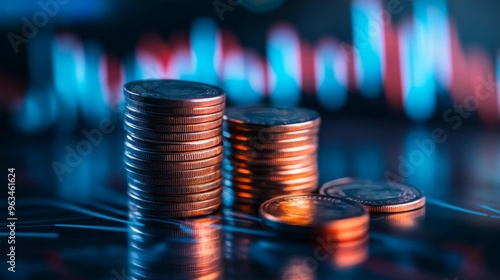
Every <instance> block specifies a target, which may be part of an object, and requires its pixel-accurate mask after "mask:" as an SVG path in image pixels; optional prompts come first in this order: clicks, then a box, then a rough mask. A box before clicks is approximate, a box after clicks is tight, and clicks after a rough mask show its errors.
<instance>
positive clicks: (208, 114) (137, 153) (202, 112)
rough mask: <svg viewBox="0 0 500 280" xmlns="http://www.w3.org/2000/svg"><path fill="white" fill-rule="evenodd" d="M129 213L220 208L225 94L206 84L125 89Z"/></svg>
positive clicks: (184, 213) (178, 213)
mask: <svg viewBox="0 0 500 280" xmlns="http://www.w3.org/2000/svg"><path fill="white" fill-rule="evenodd" d="M124 94H125V97H126V108H125V113H124V128H125V130H126V132H127V135H126V139H125V152H124V163H125V169H126V171H127V182H128V186H129V187H128V197H129V210H130V211H131V212H134V213H135V214H138V215H144V216H152V217H193V216H199V215H205V214H209V213H211V212H213V211H215V210H217V209H218V207H219V206H220V204H221V192H222V187H221V183H222V178H221V176H222V174H221V170H220V169H221V161H222V137H221V134H222V117H223V115H224V108H225V93H224V91H223V90H222V89H220V88H218V87H214V86H210V85H206V84H201V83H194V82H186V81H173V80H141V81H133V82H130V83H127V84H126V85H125V86H124Z"/></svg>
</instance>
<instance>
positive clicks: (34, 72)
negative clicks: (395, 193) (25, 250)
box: [0, 0, 500, 132]
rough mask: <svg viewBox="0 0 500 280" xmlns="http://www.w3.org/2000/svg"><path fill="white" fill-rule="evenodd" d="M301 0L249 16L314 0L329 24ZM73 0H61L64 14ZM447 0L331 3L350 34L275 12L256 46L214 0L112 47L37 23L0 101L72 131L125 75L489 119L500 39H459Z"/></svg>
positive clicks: (235, 92) (420, 117)
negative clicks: (171, 25)
mask: <svg viewBox="0 0 500 280" xmlns="http://www.w3.org/2000/svg"><path fill="white" fill-rule="evenodd" d="M54 1H55V0H54ZM97 2H98V1H88V5H87V6H88V7H91V8H92V7H93V9H94V10H95V11H93V10H92V9H91V8H88V7H87V8H86V9H87V10H89V9H90V10H91V11H87V12H88V13H89V14H92V16H94V17H99V16H100V17H107V16H108V15H109V14H111V13H112V9H113V8H114V7H113V3H114V4H116V5H118V4H117V2H114V1H110V2H109V4H108V5H107V6H105V7H104V6H103V5H102V4H100V5H99V4H96V3H97ZM187 2H189V1H187ZM215 2H216V1H214V3H213V4H214V5H215ZM233 2H238V1H233ZM240 2H241V1H240ZM250 2H251V1H250ZM264 2H266V1H264ZM267 2H276V1H267ZM278 2H284V1H278ZM297 2H298V1H297ZM310 2H311V3H309V1H307V3H306V1H303V3H302V2H301V3H295V4H291V3H290V4H289V3H288V2H285V3H278V4H276V3H275V5H274V6H272V7H271V6H270V7H271V8H272V9H271V8H270V9H271V10H270V11H269V10H266V11H264V12H263V11H261V12H260V14H258V16H259V17H265V16H266V13H267V14H269V13H271V14H272V13H278V12H280V11H281V10H285V11H281V13H280V15H282V14H283V13H285V14H286V8H287V5H299V6H300V5H303V6H304V5H305V6H307V5H309V6H312V5H316V9H317V10H320V11H321V13H320V12H318V14H317V17H318V18H317V19H313V18H311V19H308V20H310V21H314V20H316V21H320V22H322V23H324V24H327V23H328V20H329V17H328V10H325V9H326V8H322V7H321V5H322V4H321V3H323V2H324V1H310ZM316 2H317V3H316ZM333 2H335V1H333ZM339 2H342V1H339ZM344 2H345V1H344ZM233 4H234V3H233ZM2 5H4V6H5V5H7V4H2ZM12 5H14V4H12ZM71 5H72V3H71V2H69V3H68V4H66V6H61V7H58V9H59V11H60V14H61V17H62V18H66V17H67V16H66V17H65V16H64V13H68V10H66V9H68V7H70V6H71ZM226 5H229V4H227V3H226ZM332 5H333V4H332ZM451 5H452V3H450V2H447V1H445V0H414V1H406V0H401V1H396V0H391V1H381V0H352V1H350V2H348V3H347V4H345V5H341V6H339V9H340V8H343V7H346V8H347V9H350V10H345V11H342V13H344V14H346V18H347V19H348V20H347V21H348V22H347V23H346V26H345V27H343V29H345V33H348V34H349V37H350V38H347V39H346V38H339V36H336V34H334V32H325V33H324V34H319V35H318V36H314V39H313V40H311V39H310V37H311V36H309V34H308V32H307V30H308V29H307V26H306V25H307V20H298V21H297V20H296V21H294V20H293V17H286V16H276V17H275V18H274V20H273V21H272V22H271V23H270V24H269V25H268V26H266V27H265V31H264V32H260V33H259V34H260V37H261V38H258V39H257V40H261V41H263V42H264V45H265V46H264V47H263V48H260V49H259V48H255V47H252V46H251V45H252V44H249V43H248V42H251V41H252V40H253V39H254V38H255V37H256V36H257V35H255V34H256V33H258V32H252V34H253V35H252V36H249V38H245V37H242V36H241V34H238V32H234V31H233V30H231V26H227V24H225V21H223V20H221V18H220V17H218V12H220V10H219V11H218V10H217V7H215V6H214V7H212V5H211V4H210V5H209V6H208V7H212V10H209V11H204V13H203V15H199V16H196V17H194V18H193V19H192V20H190V22H189V24H188V25H187V26H189V27H188V28H186V29H183V28H179V30H171V31H172V32H163V31H162V32H159V31H153V30H154V29H153V28H142V29H140V30H130V32H135V33H134V34H135V36H136V37H137V40H136V41H135V44H134V45H132V46H129V48H128V51H125V52H123V54H120V55H118V54H116V53H114V52H113V51H112V48H110V47H106V48H105V47H104V45H105V44H104V43H103V42H101V41H100V40H98V39H95V38H86V36H82V35H81V34H80V33H79V32H78V28H75V27H73V28H55V27H54V28H52V29H50V28H51V27H50V26H48V27H45V26H44V28H45V31H44V32H39V33H40V34H36V36H33V38H30V39H29V42H28V43H26V44H25V45H26V46H25V52H26V55H27V58H26V60H27V68H28V70H27V75H26V76H27V78H24V77H18V76H16V75H15V74H11V73H9V74H6V73H4V72H5V71H3V73H2V72H0V85H1V86H2V88H3V89H5V91H4V93H3V94H2V103H3V104H4V105H3V109H6V111H8V112H9V116H10V117H11V120H12V122H13V124H14V125H15V126H16V127H17V128H19V129H21V130H22V131H26V132H34V131H40V130H44V129H47V128H49V127H53V126H57V127H60V128H61V129H62V130H72V129H73V128H74V127H75V126H77V124H78V122H79V121H80V120H83V121H84V122H85V123H98V122H99V120H101V119H102V118H104V117H110V116H112V115H113V114H117V113H119V112H120V110H121V103H122V102H123V96H122V85H123V84H124V83H125V82H127V81H131V80H135V79H153V78H164V79H184V80H195V81H201V82H206V83H210V84H216V85H219V86H221V87H223V88H224V89H225V90H226V91H227V94H228V102H229V103H230V104H233V105H250V104H258V103H262V102H269V103H271V104H272V105H275V106H281V107H294V106H298V105H299V104H302V103H303V102H304V99H306V98H309V99H311V98H312V99H313V100H315V102H316V104H318V105H319V106H321V107H322V108H323V109H324V110H328V111H333V112H335V111H342V110H345V109H346V106H347V104H348V103H349V102H354V101H353V100H362V101H363V102H365V103H364V104H365V105H364V106H367V105H366V104H368V106H379V107H380V108H375V109H379V110H380V111H384V110H386V109H387V108H389V109H390V110H391V111H393V112H394V113H395V114H397V113H398V112H399V113H400V114H401V115H405V116H406V117H407V118H408V119H410V120H412V121H415V122H422V121H427V120H429V119H432V118H436V117H439V118H442V119H444V120H445V121H446V120H450V121H451V120H453V118H455V117H457V116H460V114H461V113H462V114H463V113H464V111H470V112H474V113H475V114H476V115H477V116H478V117H479V119H480V121H481V122H482V123H484V124H487V125H490V124H493V125H495V124H497V123H498V121H499V118H500V110H499V108H500V99H499V98H498V94H499V90H498V78H499V76H500V74H499V73H500V71H499V70H500V55H498V54H497V51H496V50H495V49H494V48H498V46H493V47H491V46H488V47H485V46H483V45H481V42H477V43H476V44H470V46H464V44H463V42H462V40H461V38H460V34H461V32H460V30H459V29H458V28H457V25H456V24H455V23H454V20H453V15H450V14H451V12H449V10H450V6H451ZM492 5H494V4H492ZM108 6H111V7H108ZM330 6H331V5H329V6H328V7H330ZM325 7H326V6H325ZM231 8H232V10H230V11H233V10H234V11H233V12H231V14H230V13H229V12H228V11H229V10H227V11H226V13H225V14H224V19H226V20H228V18H230V17H232V16H234V17H237V15H236V9H241V10H244V9H248V10H247V11H246V12H254V11H252V9H250V8H248V6H247V7H244V5H242V6H241V7H240V6H234V7H233V6H232V7H231ZM273 9H274V10H273ZM63 10H64V11H65V12H63ZM80 10H81V9H80ZM96 11H99V13H97V12H96ZM170 11H171V13H175V10H172V9H171V10H170ZM73 12H74V13H81V11H79V10H78V9H77V10H75V11H73ZM337 12H338V11H337ZM471 13H473V11H471ZM96 14H97V15H96ZM58 16H60V15H59V14H57V15H55V16H54V19H55V18H57V17H58ZM219 16H220V15H219ZM89 17H91V16H88V17H85V18H86V19H88V18H89ZM19 18H21V16H19ZM19 18H16V19H15V20H14V19H13V21H14V22H18V21H19ZM34 18H35V17H34ZM471 18H475V17H471ZM48 20H52V18H49V19H48ZM68 20H71V19H66V21H63V22H67V21H68ZM121 20H123V19H121ZM162 20H165V21H168V20H171V21H175V17H172V19H169V18H168V16H166V17H165V19H163V18H161V19H158V22H161V21H162ZM88 21H90V22H91V19H89V20H88ZM297 22H299V23H297ZM35 23H36V22H35ZM85 23H86V21H83V23H82V22H80V24H81V25H84V24H85ZM1 24H3V25H6V23H5V22H3V23H1ZM88 24H90V25H91V23H88ZM242 26H246V27H240V29H241V28H252V26H248V25H242ZM256 28H257V27H256ZM40 29H41V28H40ZM48 30H52V31H48ZM68 30H69V31H68ZM304 30H305V31H304ZM328 30H330V29H328ZM86 32H88V31H86ZM478 32H479V31H478ZM11 33H12V32H11ZM14 33H15V32H14ZM17 33H20V31H17ZM82 33H85V32H83V31H82ZM314 33H315V34H316V33H318V31H315V32H314ZM9 34H10V33H9ZM110 36H111V35H110ZM340 37H346V36H340ZM11 43H12V42H11ZM116 44H119V42H118V43H116ZM107 45H109V44H107ZM16 47H17V48H19V49H22V47H23V45H17V46H16ZM9 51H11V50H9ZM12 55H14V52H12ZM16 55H21V54H16ZM22 81H27V82H26V83H24V82H22ZM372 101H377V102H373V103H372ZM370 104H373V105H370ZM379 104H382V105H383V106H380V105H379ZM353 106H356V104H354V105H353ZM370 110H372V111H373V110H374V108H371V109H370ZM117 116H118V114H117ZM462 117H463V116H462Z"/></svg>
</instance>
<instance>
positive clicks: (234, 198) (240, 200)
mask: <svg viewBox="0 0 500 280" xmlns="http://www.w3.org/2000/svg"><path fill="white" fill-rule="evenodd" d="M310 193H311V191H308V190H298V191H293V192H283V193H281V194H280V193H278V192H276V193H271V194H261V195H255V194H250V193H245V192H241V191H232V190H228V189H224V190H223V192H222V199H223V202H224V205H227V206H233V205H238V204H244V205H260V204H261V203H262V202H264V201H266V200H269V199H271V198H275V197H278V196H282V195H303V194H310Z"/></svg>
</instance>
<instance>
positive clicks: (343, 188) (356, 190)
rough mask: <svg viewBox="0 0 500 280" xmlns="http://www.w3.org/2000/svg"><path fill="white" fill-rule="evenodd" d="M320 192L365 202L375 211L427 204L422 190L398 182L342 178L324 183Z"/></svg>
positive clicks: (393, 211) (411, 207) (406, 208)
mask: <svg viewBox="0 0 500 280" xmlns="http://www.w3.org/2000/svg"><path fill="white" fill-rule="evenodd" d="M319 193H320V194H324V195H328V196H332V197H341V198H344V199H347V200H350V201H353V202H357V203H360V204H363V205H364V206H366V208H368V210H369V211H370V212H374V213H396V212H404V211H411V210H415V209H418V208H421V207H423V206H424V205H425V194H424V192H423V191H422V190H419V189H417V188H415V187H412V186H408V185H405V184H401V183H396V182H376V181H371V180H361V179H355V178H341V179H337V180H332V181H329V182H326V183H325V184H323V186H321V188H320V190H319Z"/></svg>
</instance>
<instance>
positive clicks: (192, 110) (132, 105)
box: [125, 100, 226, 116]
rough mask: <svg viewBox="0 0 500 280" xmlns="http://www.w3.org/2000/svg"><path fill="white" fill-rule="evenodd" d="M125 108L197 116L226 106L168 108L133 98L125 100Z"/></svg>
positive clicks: (160, 113) (223, 104)
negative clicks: (136, 100)
mask: <svg viewBox="0 0 500 280" xmlns="http://www.w3.org/2000/svg"><path fill="white" fill-rule="evenodd" d="M125 108H126V109H127V110H137V111H142V112H144V113H146V114H149V113H152V114H157V115H164V116H199V115H206V114H213V113H217V112H220V111H223V110H224V108H226V104H225V103H221V104H217V105H213V106H207V107H178V108H170V107H163V106H153V105H146V104H143V103H140V102H135V101H133V100H127V103H126V106H125Z"/></svg>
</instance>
